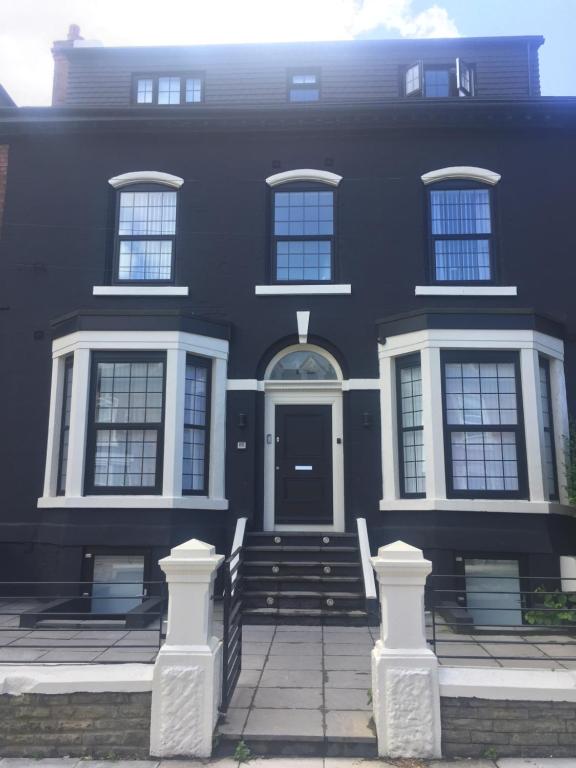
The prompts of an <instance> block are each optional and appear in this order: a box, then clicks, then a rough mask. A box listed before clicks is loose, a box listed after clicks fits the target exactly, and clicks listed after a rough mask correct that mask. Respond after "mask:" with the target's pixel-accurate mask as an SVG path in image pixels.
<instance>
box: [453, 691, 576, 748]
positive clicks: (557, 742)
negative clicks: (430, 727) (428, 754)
mask: <svg viewBox="0 0 576 768" xmlns="http://www.w3.org/2000/svg"><path fill="white" fill-rule="evenodd" d="M441 706H442V754H443V755H444V757H496V756H497V757H574V756H575V755H576V704H573V703H567V702H561V701H495V700H488V699H467V698H454V699H453V698H443V699H442V701H441Z"/></svg>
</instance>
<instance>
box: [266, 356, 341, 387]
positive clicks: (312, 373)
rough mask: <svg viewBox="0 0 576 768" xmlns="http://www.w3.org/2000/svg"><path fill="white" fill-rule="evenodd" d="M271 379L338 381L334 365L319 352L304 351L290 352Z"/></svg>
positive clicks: (272, 373) (275, 367)
mask: <svg viewBox="0 0 576 768" xmlns="http://www.w3.org/2000/svg"><path fill="white" fill-rule="evenodd" d="M270 378H271V379H273V380H280V379H282V380H302V379H306V380H312V379H321V380H334V379H337V378H338V377H337V375H336V371H335V370H334V367H333V366H332V364H331V363H330V362H329V361H328V360H327V359H326V358H325V357H324V356H323V355H321V354H319V353H318V352H314V351H313V350H302V351H297V352H289V353H288V354H287V355H285V356H284V357H283V358H282V359H281V360H279V361H278V362H277V363H276V365H275V366H274V368H273V369H272V372H271V373H270Z"/></svg>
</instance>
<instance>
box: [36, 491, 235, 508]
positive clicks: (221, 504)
mask: <svg viewBox="0 0 576 768" xmlns="http://www.w3.org/2000/svg"><path fill="white" fill-rule="evenodd" d="M38 507H39V508H40V509H55V508H65V509H96V508H99V509H120V508H122V509H207V510H219V509H228V499H210V498H208V497H207V496H138V495H128V494H127V495H126V496H106V495H102V496H42V497H40V498H39V499H38Z"/></svg>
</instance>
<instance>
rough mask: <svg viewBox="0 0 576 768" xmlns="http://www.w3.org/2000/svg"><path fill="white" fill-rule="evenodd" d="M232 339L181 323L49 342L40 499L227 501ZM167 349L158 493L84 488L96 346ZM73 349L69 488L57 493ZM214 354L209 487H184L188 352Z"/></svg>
mask: <svg viewBox="0 0 576 768" xmlns="http://www.w3.org/2000/svg"><path fill="white" fill-rule="evenodd" d="M228 346H229V345H228V341H225V340H222V339H215V338H212V337H208V336H201V335H198V334H194V333H185V332H182V331H77V332H75V333H71V334H69V335H67V336H62V337H60V338H58V339H55V341H54V342H53V344H52V385H51V394H50V414H49V421H48V446H47V453H46V472H45V479H44V491H43V496H42V497H41V498H40V499H38V506H39V507H43V508H46V507H70V508H94V507H101V508H104V507H106V508H120V507H124V508H183V509H212V510H217V509H228V501H227V499H226V498H225V496H224V455H225V426H226V425H225V418H226V416H225V413H226V381H227V379H226V371H227V361H228ZM142 350H150V351H163V352H166V396H165V402H166V405H165V414H164V457H163V480H162V483H163V487H162V494H159V495H146V494H142V495H140V494H137V495H135V494H134V495H132V494H131V495H128V494H127V495H104V494H102V495H97V494H94V495H85V494H84V474H85V459H86V441H87V433H88V409H89V405H90V403H89V400H90V398H89V390H90V367H91V353H92V352H93V351H122V352H135V351H142ZM70 354H73V355H74V376H73V380H72V404H71V419H70V430H69V449H68V472H67V477H66V493H65V494H64V495H63V496H58V495H57V479H58V462H59V454H60V424H61V416H62V400H63V397H62V394H63V386H64V367H65V359H66V357H67V356H68V355H70ZM187 354H192V355H199V356H201V357H208V358H210V359H211V360H212V391H211V410H210V453H209V462H210V464H209V478H208V494H207V495H206V496H196V495H186V494H183V493H182V445H183V439H184V390H185V372H186V355H187Z"/></svg>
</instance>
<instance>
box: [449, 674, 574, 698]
mask: <svg viewBox="0 0 576 768" xmlns="http://www.w3.org/2000/svg"><path fill="white" fill-rule="evenodd" d="M438 675H439V678H440V696H447V697H451V698H457V697H463V698H475V699H497V700H499V701H503V700H508V701H573V702H576V670H571V669H490V668H487V667H482V668H480V669H475V668H474V667H445V666H442V667H440V668H439V669H438Z"/></svg>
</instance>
